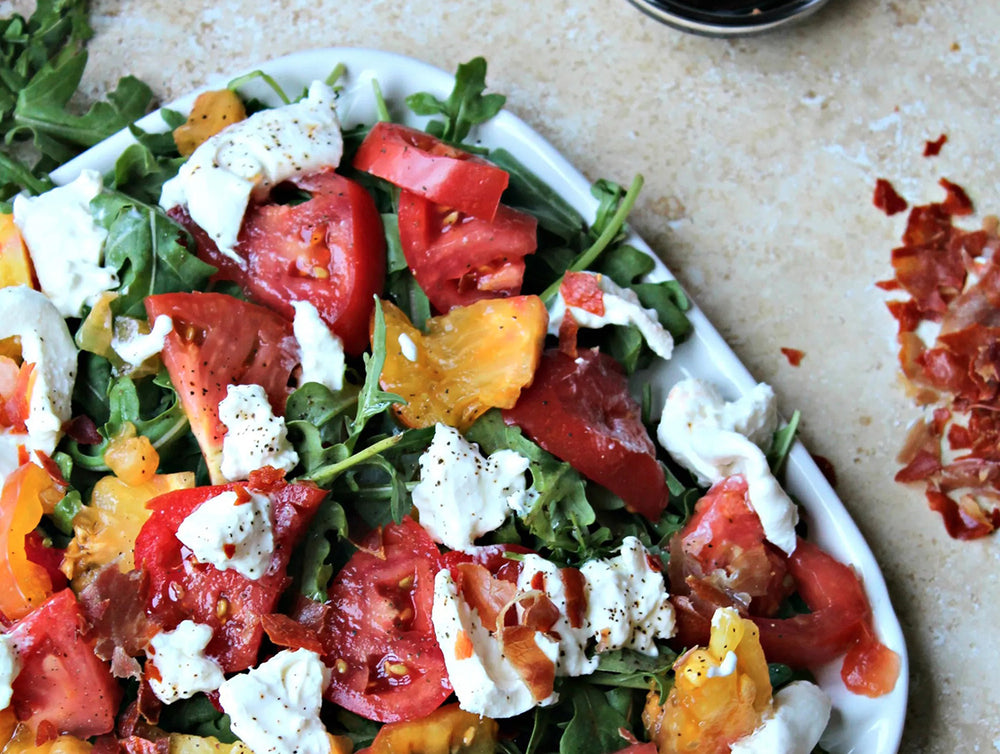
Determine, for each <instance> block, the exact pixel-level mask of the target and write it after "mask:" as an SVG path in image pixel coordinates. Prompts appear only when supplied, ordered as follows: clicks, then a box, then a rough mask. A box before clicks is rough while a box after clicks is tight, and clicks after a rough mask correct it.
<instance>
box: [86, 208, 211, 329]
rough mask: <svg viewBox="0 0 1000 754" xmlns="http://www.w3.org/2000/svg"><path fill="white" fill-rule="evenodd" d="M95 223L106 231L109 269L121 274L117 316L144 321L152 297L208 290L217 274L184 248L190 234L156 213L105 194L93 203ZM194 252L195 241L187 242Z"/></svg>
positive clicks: (105, 250) (105, 244)
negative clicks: (162, 294) (183, 241)
mask: <svg viewBox="0 0 1000 754" xmlns="http://www.w3.org/2000/svg"><path fill="white" fill-rule="evenodd" d="M91 210H92V212H93V214H94V221H95V222H96V223H97V224H98V225H99V226H100V227H102V228H105V229H106V230H107V231H108V237H107V240H106V241H105V242H104V261H105V264H107V265H109V266H112V267H114V268H115V269H116V270H118V273H119V280H120V285H119V287H118V288H117V293H118V298H117V299H115V301H114V302H113V303H112V305H111V308H112V311H113V312H114V313H115V314H116V315H127V316H132V317H142V318H145V316H146V309H145V307H144V305H143V301H144V300H145V298H146V296H149V295H152V294H154V293H170V292H173V291H189V290H197V289H204V287H205V286H206V284H207V283H208V279H209V277H210V276H211V275H212V274H213V273H214V272H215V268H214V267H212V266H211V265H209V264H206V263H204V262H202V261H201V260H200V259H198V257H196V256H195V255H194V254H192V253H191V252H189V251H188V247H187V246H186V245H185V244H183V243H182V242H181V240H182V239H184V238H187V233H186V231H184V230H183V229H182V228H181V227H180V226H179V225H177V224H176V223H174V222H173V221H172V220H170V219H169V218H168V217H167V216H166V215H164V214H163V212H162V211H161V210H160V209H159V208H156V207H152V206H150V205H146V204H142V203H141V202H139V201H138V200H136V199H133V198H131V197H128V196H126V195H125V194H122V193H118V192H113V191H104V192H101V193H100V194H99V195H98V196H97V197H95V198H94V200H93V201H92V202H91ZM188 243H190V245H191V247H192V248H193V246H194V243H193V241H188Z"/></svg>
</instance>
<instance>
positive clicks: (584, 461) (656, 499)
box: [503, 349, 669, 521]
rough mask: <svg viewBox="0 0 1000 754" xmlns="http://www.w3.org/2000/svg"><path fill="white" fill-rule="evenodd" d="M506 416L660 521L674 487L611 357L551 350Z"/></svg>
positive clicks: (631, 505) (630, 504)
mask: <svg viewBox="0 0 1000 754" xmlns="http://www.w3.org/2000/svg"><path fill="white" fill-rule="evenodd" d="M503 418H504V421H505V422H507V424H514V425H517V426H518V427H520V428H521V430H522V431H523V432H524V433H525V434H526V435H528V437H530V438H531V439H532V440H534V441H535V442H536V443H538V444H539V445H540V446H541V447H542V448H544V449H545V450H547V451H548V452H550V453H552V454H553V455H555V456H556V457H558V458H560V459H562V460H563V461H566V462H567V463H569V464H570V465H572V466H573V468H575V469H576V470H577V471H579V472H580V473H581V474H583V475H584V476H586V477H587V478H588V479H591V480H593V481H595V482H597V483H598V484H601V485H603V486H605V487H607V488H608V489H609V490H611V491H612V492H614V493H615V494H616V495H618V496H619V497H620V498H621V499H622V500H624V501H625V507H626V508H628V509H629V510H630V511H632V512H634V513H639V514H641V515H643V516H645V517H646V518H648V519H650V520H651V521H655V520H657V519H658V518H659V517H660V514H661V513H662V512H663V509H664V508H665V507H666V505H667V500H668V498H669V492H668V490H667V483H666V477H665V474H664V471H663V467H662V466H661V465H660V462H659V461H658V460H657V459H656V448H655V446H654V445H653V441H652V440H651V439H650V437H649V433H648V432H647V431H646V428H645V426H644V425H643V423H642V417H641V412H640V408H639V405H638V404H637V403H636V401H635V399H633V398H632V396H631V395H630V394H629V392H628V382H627V381H626V378H625V374H624V373H623V372H622V370H621V367H620V366H619V364H618V363H617V362H616V361H615V360H614V359H613V358H611V357H610V356H607V355H606V354H603V353H600V352H599V351H597V350H596V349H595V350H585V351H580V353H579V355H578V358H576V359H574V358H572V357H571V356H568V355H566V354H565V353H562V352H560V351H552V350H550V351H546V352H545V353H544V354H542V360H541V363H540V364H539V367H538V370H537V371H536V372H535V379H534V382H532V384H531V385H530V386H529V387H528V388H526V389H524V390H523V391H521V396H520V398H519V399H518V401H517V404H516V405H515V406H514V407H513V408H511V409H506V410H505V411H504V412H503Z"/></svg>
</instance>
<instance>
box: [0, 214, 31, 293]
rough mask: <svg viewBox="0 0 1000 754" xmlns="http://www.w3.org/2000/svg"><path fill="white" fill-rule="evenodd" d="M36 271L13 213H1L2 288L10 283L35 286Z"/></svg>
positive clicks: (0, 261)
mask: <svg viewBox="0 0 1000 754" xmlns="http://www.w3.org/2000/svg"><path fill="white" fill-rule="evenodd" d="M34 277H35V276H34V272H33V270H32V267H31V258H30V257H29V256H28V249H27V248H26V247H25V245H24V239H23V238H21V231H19V230H18V229H17V226H16V225H14V216H13V215H0V288H6V287H7V286H9V285H27V286H30V287H34Z"/></svg>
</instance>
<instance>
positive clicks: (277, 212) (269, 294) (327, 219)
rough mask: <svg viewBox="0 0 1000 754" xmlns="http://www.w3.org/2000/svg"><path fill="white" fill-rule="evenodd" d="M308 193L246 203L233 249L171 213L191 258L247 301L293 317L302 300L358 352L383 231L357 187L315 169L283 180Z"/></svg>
mask: <svg viewBox="0 0 1000 754" xmlns="http://www.w3.org/2000/svg"><path fill="white" fill-rule="evenodd" d="M288 183H289V184H291V185H294V186H296V187H298V188H299V189H301V190H303V191H306V192H308V193H309V194H310V195H311V198H310V199H309V200H308V201H305V202H303V203H302V204H297V205H281V204H253V205H251V206H250V207H249V209H247V212H246V215H245V216H244V218H243V226H242V228H241V230H240V236H239V241H238V243H237V245H236V249H235V251H236V253H237V254H238V255H239V256H240V257H241V258H242V259H243V260H244V262H243V263H242V264H241V263H238V262H236V261H235V260H233V259H232V258H231V257H229V256H226V255H225V254H222V253H221V252H220V251H219V250H218V247H217V246H216V245H215V243H214V242H213V241H212V240H211V239H210V238H209V237H208V234H207V233H205V232H204V231H203V230H202V229H201V228H200V227H198V225H197V224H195V222H194V221H193V220H191V217H190V215H188V214H187V212H186V211H185V210H183V209H177V208H175V209H173V210H171V211H170V213H168V214H170V216H171V217H172V218H173V219H174V220H176V221H177V222H179V223H180V224H181V225H183V226H184V227H185V228H187V230H188V231H189V232H190V233H191V235H192V236H194V239H195V242H196V243H197V246H198V249H197V251H198V256H199V257H200V258H201V259H202V260H203V261H205V262H208V263H209V264H211V265H213V266H215V267H217V268H218V270H219V271H218V272H217V273H216V275H215V277H216V279H222V280H232V281H233V282H235V283H236V284H237V285H239V286H240V288H242V289H243V291H244V293H245V294H246V295H247V297H248V298H250V299H251V300H253V301H255V302H257V303H259V304H263V305H264V306H266V307H268V308H269V309H272V310H273V311H275V312H277V313H278V314H280V315H281V316H282V317H284V318H285V319H287V320H289V321H290V320H292V319H293V318H294V315H295V310H294V308H293V307H292V302H294V301H308V302H309V303H311V304H312V305H313V306H315V307H316V310H317V311H318V312H319V315H320V317H321V318H322V319H323V321H324V322H326V324H327V325H328V326H329V327H330V329H331V330H332V331H333V332H334V333H336V334H337V335H338V336H339V337H340V339H341V340H342V341H343V342H344V350H345V351H347V352H348V353H350V354H359V353H361V352H362V351H364V350H365V347H366V346H367V345H368V320H369V317H370V316H371V312H372V309H373V307H374V302H373V300H372V296H374V295H375V294H377V293H379V292H380V291H381V290H382V284H383V282H384V281H385V259H386V257H385V232H384V230H383V227H382V219H381V216H380V215H379V213H378V209H377V208H376V207H375V200H374V199H372V197H371V195H370V194H369V193H368V192H367V191H365V189H364V188H362V187H361V186H360V185H359V184H357V183H355V182H354V181H352V180H350V179H348V178H345V177H343V176H342V175H338V174H337V173H335V172H334V171H333V170H322V171H320V172H317V173H312V174H310V175H305V176H300V177H298V178H293V179H291V180H290V181H288Z"/></svg>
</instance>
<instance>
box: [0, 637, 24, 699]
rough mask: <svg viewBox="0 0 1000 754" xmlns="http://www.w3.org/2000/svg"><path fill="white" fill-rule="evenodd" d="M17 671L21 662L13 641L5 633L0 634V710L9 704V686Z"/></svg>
mask: <svg viewBox="0 0 1000 754" xmlns="http://www.w3.org/2000/svg"><path fill="white" fill-rule="evenodd" d="M19 672H21V662H20V660H19V658H18V656H17V650H16V649H15V648H14V642H12V641H11V640H10V639H9V638H8V636H7V635H6V634H0V710H4V709H7V707H8V706H10V698H11V696H12V695H13V693H14V691H13V689H12V688H11V687H12V686H13V684H14V679H15V678H17V674H18V673H19Z"/></svg>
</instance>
